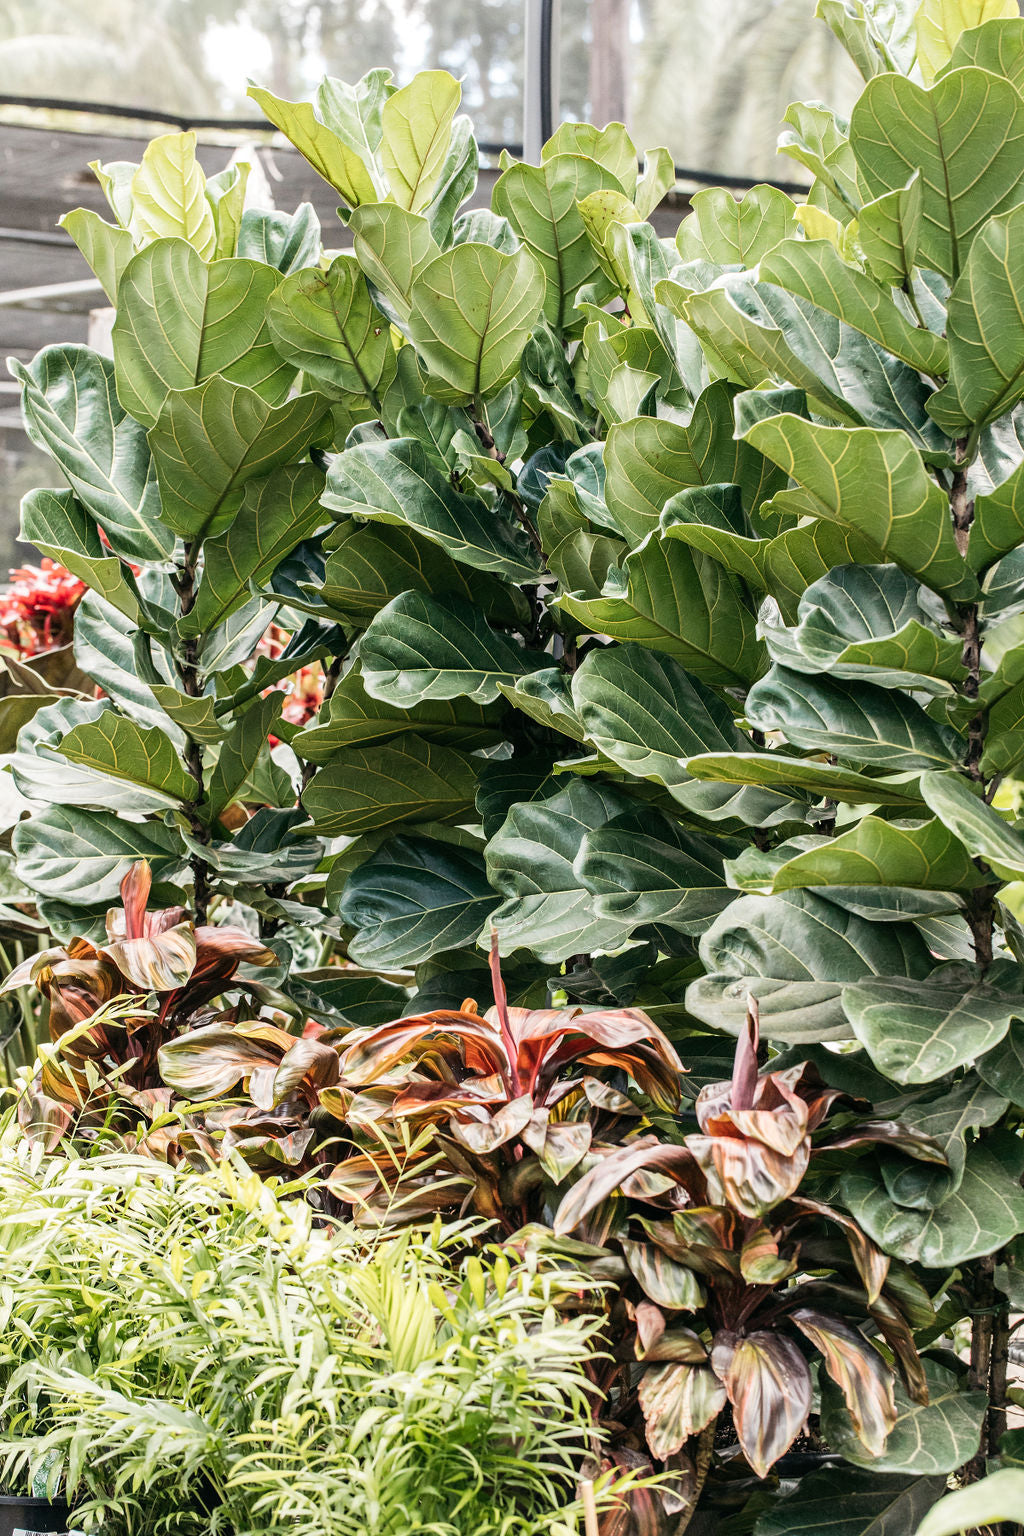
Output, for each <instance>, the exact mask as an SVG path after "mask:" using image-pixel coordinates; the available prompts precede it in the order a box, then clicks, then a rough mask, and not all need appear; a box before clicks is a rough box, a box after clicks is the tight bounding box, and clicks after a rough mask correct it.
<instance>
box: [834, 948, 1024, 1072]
mask: <svg viewBox="0 0 1024 1536" xmlns="http://www.w3.org/2000/svg"><path fill="white" fill-rule="evenodd" d="M1011 979H1013V978H1011ZM843 1007H844V1009H845V1010H846V1016H847V1018H848V1019H849V1020H850V1023H851V1024H852V1025H853V1030H854V1034H855V1035H856V1036H857V1039H858V1040H859V1041H860V1043H861V1045H863V1046H864V1048H865V1050H866V1051H867V1052H868V1055H869V1056H870V1057H871V1060H872V1061H873V1062H874V1064H875V1066H876V1067H877V1068H878V1070H879V1071H880V1072H884V1073H885V1075H886V1077H890V1078H892V1079H893V1081H894V1082H897V1083H908V1084H911V1083H933V1082H935V1081H936V1079H937V1078H940V1077H945V1076H946V1074H947V1073H948V1072H955V1071H956V1069H957V1068H958V1067H963V1066H967V1065H968V1064H969V1063H970V1062H973V1061H974V1060H975V1058H976V1057H978V1056H983V1055H984V1054H985V1052H986V1051H990V1050H991V1049H992V1047H993V1046H995V1045H998V1044H999V1042H1000V1040H1002V1038H1003V1036H1004V1035H1005V1034H1006V1031H1007V1030H1008V1029H1009V1027H1010V1021H1011V1020H1012V1019H1014V1018H1019V1017H1020V1016H1021V1014H1022V1012H1024V998H1022V997H1021V996H1020V994H1019V991H1018V993H1017V994H1016V995H1014V993H1012V992H1007V991H1003V990H1002V989H1001V988H1000V987H999V986H997V985H995V984H994V983H992V982H989V981H985V980H982V978H981V977H980V975H979V973H978V972H977V971H975V970H973V969H971V968H967V967H961V966H957V965H951V966H942V967H940V969H939V970H938V971H937V972H936V973H935V975H934V976H930V977H929V978H928V980H927V981H905V980H902V979H900V978H897V977H884V978H880V979H879V980H877V981H873V980H869V981H863V982H860V983H859V984H858V985H857V986H853V987H847V988H846V989H845V991H844V992H843Z"/></svg>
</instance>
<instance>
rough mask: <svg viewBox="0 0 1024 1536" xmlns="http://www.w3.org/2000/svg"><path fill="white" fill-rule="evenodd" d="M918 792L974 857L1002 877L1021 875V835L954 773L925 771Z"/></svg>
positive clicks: (1023, 873) (1023, 857)
mask: <svg viewBox="0 0 1024 1536" xmlns="http://www.w3.org/2000/svg"><path fill="white" fill-rule="evenodd" d="M920 786H921V794H922V796H923V797H924V799H925V801H926V802H927V804H928V807H929V809H930V810H932V811H934V813H935V815H936V816H938V817H939V818H940V820H941V821H942V822H943V823H944V824H945V825H946V826H947V827H949V829H950V830H951V831H952V832H954V833H955V834H956V836H957V837H958V838H959V839H960V841H961V842H962V843H963V845H964V847H965V848H966V849H967V852H968V853H969V854H970V855H971V856H972V858H976V859H984V861H985V863H986V864H988V865H989V867H990V868H991V869H993V870H995V872H996V874H997V875H1000V876H1002V878H1003V879H1004V880H1022V879H1024V837H1021V835H1020V833H1019V832H1016V831H1015V830H1014V829H1013V828H1012V827H1009V826H1007V824H1006V822H1005V821H1004V820H1003V818H1002V817H1001V816H1000V814H999V812H998V811H996V810H993V808H992V806H990V805H988V804H987V803H986V802H985V801H984V800H983V799H982V798H981V796H980V795H979V794H977V793H976V792H975V790H974V788H972V786H971V784H970V781H969V780H968V779H966V778H964V776H963V775H962V774H958V773H939V772H936V773H925V774H922V775H921V780H920Z"/></svg>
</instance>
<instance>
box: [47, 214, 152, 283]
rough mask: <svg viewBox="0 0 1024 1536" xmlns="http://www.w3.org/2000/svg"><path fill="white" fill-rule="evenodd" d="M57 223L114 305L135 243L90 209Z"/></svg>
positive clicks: (121, 230) (122, 230)
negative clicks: (122, 274) (69, 238)
mask: <svg viewBox="0 0 1024 1536" xmlns="http://www.w3.org/2000/svg"><path fill="white" fill-rule="evenodd" d="M57 223H58V224H59V225H60V227H61V229H64V230H66V231H67V233H68V234H69V235H70V236H71V238H72V240H73V241H74V242H75V244H76V245H77V246H78V249H79V250H80V251H81V253H82V255H83V256H84V257H85V259H86V261H87V262H88V263H89V265H90V267H91V268H92V270H93V271H94V272H95V274H96V276H97V277H98V278H99V280H100V284H101V285H102V288H103V292H104V293H105V294H106V296H107V298H108V299H109V301H110V303H111V304H116V303H117V285H118V283H119V282H120V280H121V273H122V272H123V271H124V269H125V267H126V266H127V265H128V263H129V262H130V261H131V259H132V257H133V255H134V254H135V241H134V240H133V239H132V237H131V234H130V232H129V231H128V230H127V229H121V228H119V227H118V226H117V225H115V224H108V223H107V221H106V220H105V219H101V218H100V216H99V214H98V213H96V211H95V210H94V209H92V208H73V209H72V210H71V212H70V213H65V214H64V216H63V217H62V218H60V219H58V220H57Z"/></svg>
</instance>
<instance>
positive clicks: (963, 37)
mask: <svg viewBox="0 0 1024 1536" xmlns="http://www.w3.org/2000/svg"><path fill="white" fill-rule="evenodd" d="M965 64H976V65H977V67H978V68H979V69H987V70H988V71H989V73H990V74H993V75H1002V76H1005V78H1006V79H1007V80H1009V81H1010V82H1011V84H1012V85H1014V86H1016V88H1017V90H1018V91H1020V90H1022V89H1024V21H1022V20H1021V18H1020V16H1019V15H1018V13H1017V12H1016V11H1011V12H1010V20H1008V21H999V20H996V21H994V22H991V21H990V22H988V23H987V24H986V25H984V26H981V27H972V28H971V29H970V31H969V32H962V33H961V34H960V36H959V37H958V38H957V40H956V44H955V46H954V48H953V56H952V58H951V59H950V61H949V64H948V65H947V66H946V68H948V69H962V68H963V67H964V65H965ZM945 72H946V71H945V69H944V70H943V73H945Z"/></svg>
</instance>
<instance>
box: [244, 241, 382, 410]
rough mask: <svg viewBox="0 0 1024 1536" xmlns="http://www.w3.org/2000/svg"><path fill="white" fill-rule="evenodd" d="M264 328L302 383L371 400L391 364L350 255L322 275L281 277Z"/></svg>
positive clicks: (314, 271) (311, 270)
mask: <svg viewBox="0 0 1024 1536" xmlns="http://www.w3.org/2000/svg"><path fill="white" fill-rule="evenodd" d="M267 323H268V325H269V327H270V334H271V336H272V337H273V338H274V345H275V347H276V348H277V351H278V352H279V353H280V355H281V357H283V358H285V360H286V361H287V362H289V363H290V364H292V366H293V367H295V368H301V369H302V372H303V373H304V374H305V376H306V378H307V379H312V380H314V381H315V382H316V383H318V384H326V385H327V386H328V387H329V388H332V389H342V390H346V391H347V392H348V393H350V394H357V395H366V396H367V397H368V398H369V399H370V400H372V399H373V398H374V395H375V392H376V390H377V388H378V386H379V385H380V383H381V380H382V379H383V378H384V375H385V370H386V368H387V366H388V364H389V362H391V361H392V357H393V354H392V348H391V338H390V336H389V334H388V326H387V322H386V321H385V319H384V317H383V316H382V315H381V314H380V312H379V311H378V310H377V309H376V308H375V307H374V305H373V303H372V301H371V299H370V294H369V290H368V289H367V286H366V279H365V278H364V276H363V274H362V272H361V271H360V269H359V263H358V262H357V261H356V259H355V257H354V256H347V255H342V256H336V257H335V258H334V260H333V261H332V262H331V264H330V266H329V267H328V268H327V271H326V272H325V271H323V270H322V268H320V267H305V268H304V269H303V270H302V271H299V272H293V273H292V275H291V276H290V277H286V278H285V280H284V282H283V283H281V285H280V287H278V288H277V290H276V292H275V293H274V295H273V297H272V298H271V300H270V304H269V307H268V308H267ZM243 382H245V381H243Z"/></svg>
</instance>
